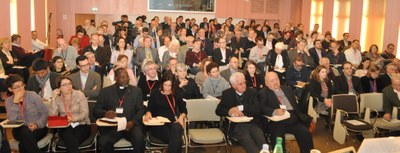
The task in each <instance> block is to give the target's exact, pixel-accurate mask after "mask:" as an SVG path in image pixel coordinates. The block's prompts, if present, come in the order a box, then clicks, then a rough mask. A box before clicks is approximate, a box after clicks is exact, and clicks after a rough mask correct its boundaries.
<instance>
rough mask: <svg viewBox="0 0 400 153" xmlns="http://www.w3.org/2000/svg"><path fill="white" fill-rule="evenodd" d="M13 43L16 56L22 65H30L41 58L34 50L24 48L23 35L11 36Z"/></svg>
mask: <svg viewBox="0 0 400 153" xmlns="http://www.w3.org/2000/svg"><path fill="white" fill-rule="evenodd" d="M11 44H12V52H14V53H15V55H16V58H17V59H18V60H19V64H20V65H22V66H26V67H30V66H31V65H32V62H33V61H34V60H35V59H37V58H39V56H37V55H36V54H34V53H33V51H32V50H30V51H27V50H25V49H24V48H22V47H21V46H20V45H21V36H20V35H18V34H13V35H12V36H11Z"/></svg>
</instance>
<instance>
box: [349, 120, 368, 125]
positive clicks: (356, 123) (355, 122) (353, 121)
mask: <svg viewBox="0 0 400 153" xmlns="http://www.w3.org/2000/svg"><path fill="white" fill-rule="evenodd" d="M346 122H347V123H350V124H352V125H365V123H363V122H360V121H358V120H347V121H346Z"/></svg>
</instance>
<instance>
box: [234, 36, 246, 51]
mask: <svg viewBox="0 0 400 153" xmlns="http://www.w3.org/2000/svg"><path fill="white" fill-rule="evenodd" d="M246 41H247V38H243V37H240V39H239V41H238V40H237V39H236V37H232V38H231V49H232V51H233V52H235V51H236V49H238V50H240V48H242V49H243V50H244V49H245V47H246Z"/></svg>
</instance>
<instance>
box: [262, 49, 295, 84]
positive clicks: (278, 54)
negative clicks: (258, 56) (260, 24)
mask: <svg viewBox="0 0 400 153" xmlns="http://www.w3.org/2000/svg"><path fill="white" fill-rule="evenodd" d="M267 63H268V66H269V68H270V69H271V70H274V71H276V72H278V75H279V78H280V79H281V82H282V83H283V78H284V75H285V72H286V69H287V68H289V66H290V61H289V56H288V53H287V51H286V45H285V44H283V42H278V43H276V44H275V49H274V51H270V52H268V55H267Z"/></svg>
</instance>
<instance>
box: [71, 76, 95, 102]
mask: <svg viewBox="0 0 400 153" xmlns="http://www.w3.org/2000/svg"><path fill="white" fill-rule="evenodd" d="M69 77H70V78H71V80H72V84H73V85H74V88H75V89H77V90H81V91H82V92H83V93H84V94H85V96H86V97H90V98H96V97H97V96H98V95H99V93H100V89H101V87H102V86H101V78H100V75H99V74H98V73H96V72H93V71H89V74H88V77H87V80H86V84H85V89H84V90H82V82H81V75H80V72H79V71H78V72H76V73H73V74H71V75H70V76H69ZM95 86H96V89H95V90H92V89H93V88H94V87H95Z"/></svg>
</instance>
